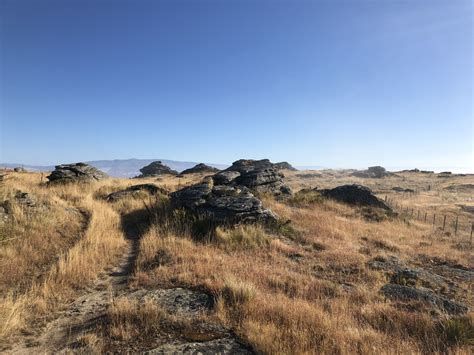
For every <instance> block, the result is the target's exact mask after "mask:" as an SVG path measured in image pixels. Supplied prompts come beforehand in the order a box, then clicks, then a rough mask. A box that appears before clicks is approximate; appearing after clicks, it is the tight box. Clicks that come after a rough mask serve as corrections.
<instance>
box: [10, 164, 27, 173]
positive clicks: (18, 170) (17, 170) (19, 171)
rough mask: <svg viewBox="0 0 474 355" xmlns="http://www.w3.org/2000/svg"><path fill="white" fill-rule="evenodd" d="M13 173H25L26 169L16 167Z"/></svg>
mask: <svg viewBox="0 0 474 355" xmlns="http://www.w3.org/2000/svg"><path fill="white" fill-rule="evenodd" d="M13 171H14V172H15V173H24V172H26V169H25V168H24V167H22V166H17V167H16V168H13Z"/></svg>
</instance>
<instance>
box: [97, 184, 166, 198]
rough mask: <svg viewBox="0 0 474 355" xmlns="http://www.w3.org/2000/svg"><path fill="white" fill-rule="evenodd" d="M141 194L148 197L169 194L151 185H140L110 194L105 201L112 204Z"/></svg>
mask: <svg viewBox="0 0 474 355" xmlns="http://www.w3.org/2000/svg"><path fill="white" fill-rule="evenodd" d="M142 192H145V193H148V194H150V195H156V194H162V195H168V194H169V191H168V190H166V189H164V188H162V187H159V186H156V185H153V184H140V185H133V186H130V187H127V188H126V189H124V190H120V191H116V192H112V193H111V194H109V195H107V197H106V200H107V201H109V202H114V201H118V200H120V199H122V198H124V197H129V196H138V195H140V194H141V193H142Z"/></svg>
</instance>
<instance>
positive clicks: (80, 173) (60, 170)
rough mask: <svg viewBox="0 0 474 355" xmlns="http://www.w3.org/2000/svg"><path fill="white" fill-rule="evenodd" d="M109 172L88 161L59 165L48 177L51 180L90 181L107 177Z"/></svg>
mask: <svg viewBox="0 0 474 355" xmlns="http://www.w3.org/2000/svg"><path fill="white" fill-rule="evenodd" d="M107 177H108V176H107V174H106V173H104V172H102V171H100V170H99V169H97V168H94V167H93V166H91V165H89V164H86V163H75V164H62V165H57V166H56V167H55V169H54V171H53V172H52V173H51V174H50V175H49V176H47V177H46V178H47V179H48V180H49V182H61V183H63V182H90V181H98V180H102V179H105V178H107Z"/></svg>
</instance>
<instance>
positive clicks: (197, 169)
mask: <svg viewBox="0 0 474 355" xmlns="http://www.w3.org/2000/svg"><path fill="white" fill-rule="evenodd" d="M218 171H219V169H217V168H214V167H212V166H209V165H206V164H204V163H200V164H197V165H195V166H193V167H192V168H189V169H186V170H183V171H182V172H181V173H180V175H186V174H196V173H201V174H202V173H217V172H218Z"/></svg>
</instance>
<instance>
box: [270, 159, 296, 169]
mask: <svg viewBox="0 0 474 355" xmlns="http://www.w3.org/2000/svg"><path fill="white" fill-rule="evenodd" d="M273 165H274V166H275V168H276V169H277V170H291V171H298V169H296V168H295V167H294V166H293V165H291V164H290V163H288V162H287V161H281V162H279V163H275V164H273Z"/></svg>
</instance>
